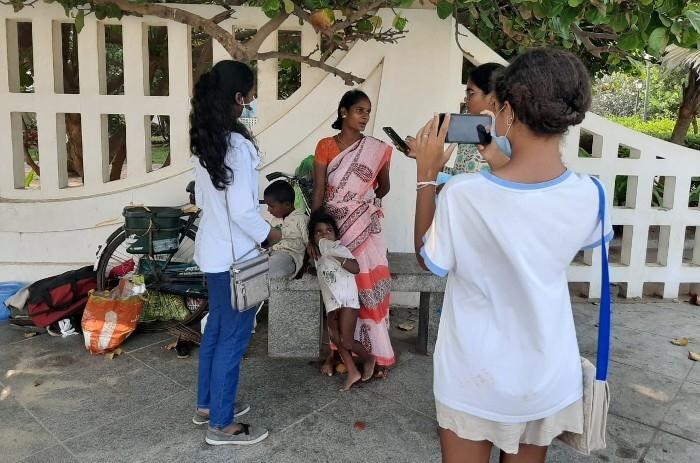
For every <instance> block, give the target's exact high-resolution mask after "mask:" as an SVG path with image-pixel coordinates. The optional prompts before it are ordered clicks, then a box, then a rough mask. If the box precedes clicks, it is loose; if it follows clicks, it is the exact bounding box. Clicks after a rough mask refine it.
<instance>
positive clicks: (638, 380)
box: [608, 361, 681, 427]
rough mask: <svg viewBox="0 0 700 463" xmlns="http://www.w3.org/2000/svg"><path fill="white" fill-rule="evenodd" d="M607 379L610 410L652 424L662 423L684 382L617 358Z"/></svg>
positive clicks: (612, 363) (654, 425)
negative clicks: (619, 360) (617, 360)
mask: <svg viewBox="0 0 700 463" xmlns="http://www.w3.org/2000/svg"><path fill="white" fill-rule="evenodd" d="M608 382H609V383H610V393H611V401H610V411H611V412H612V413H614V414H616V415H619V416H622V417H624V418H629V419H631V420H633V421H638V422H640V423H644V424H646V425H649V426H652V427H656V426H658V425H659V423H660V422H661V419H662V418H663V416H664V413H665V412H666V410H667V409H668V407H669V406H670V404H671V401H672V400H673V397H674V396H675V395H676V393H677V392H678V389H679V388H680V385H681V381H680V380H677V379H674V378H669V377H667V376H663V375H660V374H657V373H654V372H651V371H649V370H648V369H643V368H637V367H632V366H629V365H623V364H621V363H617V362H614V361H613V362H611V364H610V370H609V376H608Z"/></svg>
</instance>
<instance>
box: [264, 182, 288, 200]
mask: <svg viewBox="0 0 700 463" xmlns="http://www.w3.org/2000/svg"><path fill="white" fill-rule="evenodd" d="M263 197H264V198H268V197H269V198H271V199H274V200H275V201H277V202H280V203H292V204H294V188H292V185H290V184H289V183H287V182H285V181H284V180H277V181H276V182H272V183H270V184H269V185H268V186H267V188H265V191H264V192H263Z"/></svg>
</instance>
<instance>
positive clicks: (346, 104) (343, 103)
mask: <svg viewBox="0 0 700 463" xmlns="http://www.w3.org/2000/svg"><path fill="white" fill-rule="evenodd" d="M362 100H367V101H369V97H368V96H367V94H366V93H365V92H363V91H362V90H350V91H347V92H345V95H343V97H342V98H341V99H340V103H338V118H337V119H336V120H335V122H334V123H333V124H332V125H331V127H333V128H334V129H335V130H341V129H342V128H343V116H342V115H341V114H340V110H341V109H345V110H346V111H350V108H352V107H353V106H354V105H356V104H357V103H359V102H360V101H362Z"/></svg>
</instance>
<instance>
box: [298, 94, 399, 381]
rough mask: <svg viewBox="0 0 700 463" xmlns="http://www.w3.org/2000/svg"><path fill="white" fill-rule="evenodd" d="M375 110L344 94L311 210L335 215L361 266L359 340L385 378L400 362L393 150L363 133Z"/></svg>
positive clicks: (320, 159)
mask: <svg viewBox="0 0 700 463" xmlns="http://www.w3.org/2000/svg"><path fill="white" fill-rule="evenodd" d="M371 110H372V104H371V103H370V101H369V97H368V96H367V95H366V94H365V93H364V92H362V91H360V90H351V91H349V92H347V93H345V95H343V98H342V99H341V100H340V104H339V105H338V118H337V120H336V121H335V122H334V123H333V125H332V127H333V128H334V129H336V130H339V131H340V132H339V133H338V134H337V135H335V136H333V137H328V138H324V139H322V140H321V141H319V142H318V145H317V146H316V153H315V159H314V195H313V202H312V207H311V209H312V211H315V210H318V209H320V208H322V207H325V209H326V210H327V212H328V213H329V214H331V215H332V216H333V218H334V219H335V220H336V222H337V224H338V227H339V228H340V242H341V244H342V245H343V246H345V247H347V248H348V249H349V250H350V252H352V254H353V256H354V257H355V259H356V260H357V262H358V263H359V265H360V273H359V274H358V275H357V276H356V281H357V287H358V291H359V299H360V313H359V317H358V321H357V327H356V330H355V339H357V340H358V341H360V342H361V343H362V345H363V346H364V347H365V349H366V350H367V351H368V352H369V353H370V354H372V355H373V356H375V357H376V365H377V374H376V376H380V377H383V376H384V375H385V373H386V368H387V367H389V366H391V365H393V364H394V362H395V359H394V350H393V348H392V346H391V341H390V339H389V302H390V294H391V275H390V274H389V265H388V262H387V257H386V253H387V249H386V245H385V244H384V239H383V237H382V233H381V231H382V224H381V221H382V218H383V217H384V214H383V212H382V205H381V199H382V198H383V197H384V196H386V194H387V193H388V192H389V161H390V159H391V153H392V148H391V146H389V145H387V144H386V143H384V142H382V141H380V140H377V139H376V138H373V137H370V136H365V135H363V134H362V132H363V131H364V129H365V127H366V126H367V123H368V121H369V116H370V112H371ZM312 252H313V250H312ZM331 347H333V346H331ZM334 355H335V354H334V351H333V350H332V351H331V354H330V355H329V356H328V358H327V359H326V360H325V361H324V363H323V367H322V368H321V371H322V372H323V373H324V374H327V375H329V376H330V375H332V374H333V365H334Z"/></svg>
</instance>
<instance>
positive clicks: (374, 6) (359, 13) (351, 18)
mask: <svg viewBox="0 0 700 463" xmlns="http://www.w3.org/2000/svg"><path fill="white" fill-rule="evenodd" d="M385 3H386V0H375V1H374V2H372V3H369V4H367V5H365V6H363V7H362V8H360V9H358V10H356V11H355V12H354V13H352V14H350V15H348V16H347V17H346V18H345V20H344V21H340V22H337V23H335V24H333V26H331V27H330V28H329V29H328V30H329V32H330V33H331V34H333V33H335V32H338V31H340V30H343V29H345V28H346V27H348V26H350V25H352V24H353V23H355V22H356V21H358V20H360V19H362V18H363V17H364V16H365V15H366V14H367V13H369V12H370V11H374V10H378V9H379V8H380V7H381V6H382V5H384V4H385Z"/></svg>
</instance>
